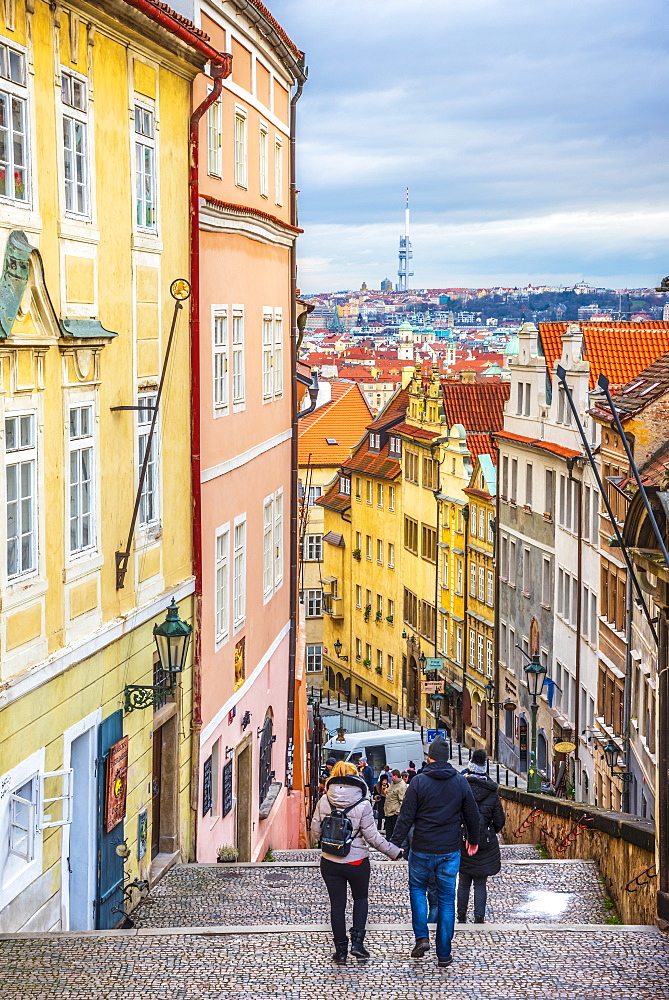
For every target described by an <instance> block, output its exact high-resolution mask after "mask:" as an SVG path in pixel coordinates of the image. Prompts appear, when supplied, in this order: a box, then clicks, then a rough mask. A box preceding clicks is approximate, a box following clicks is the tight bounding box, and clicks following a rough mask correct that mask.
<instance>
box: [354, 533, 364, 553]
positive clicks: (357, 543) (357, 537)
mask: <svg viewBox="0 0 669 1000" xmlns="http://www.w3.org/2000/svg"><path fill="white" fill-rule="evenodd" d="M355 547H356V549H357V550H358V552H362V534H361V533H360V532H359V531H356V533H355Z"/></svg>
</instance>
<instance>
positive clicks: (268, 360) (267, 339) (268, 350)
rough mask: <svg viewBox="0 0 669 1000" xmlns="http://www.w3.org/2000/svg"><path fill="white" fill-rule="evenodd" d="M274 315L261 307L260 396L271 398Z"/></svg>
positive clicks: (272, 385)
mask: <svg viewBox="0 0 669 1000" xmlns="http://www.w3.org/2000/svg"><path fill="white" fill-rule="evenodd" d="M273 326H274V317H273V315H272V310H271V309H263V314H262V398H263V400H268V399H272V398H273V396H274V373H273V372H272V362H273V360H274V359H273V355H274V330H273Z"/></svg>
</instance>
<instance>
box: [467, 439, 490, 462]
mask: <svg viewBox="0 0 669 1000" xmlns="http://www.w3.org/2000/svg"><path fill="white" fill-rule="evenodd" d="M466 444H467V451H468V452H469V453H470V454H471V456H472V459H473V460H474V461H476V459H477V458H478V457H479V455H490V457H491V459H492V461H493V463H494V464H495V465H496V464H497V449H496V448H495V446H494V444H493V442H492V440H491V438H490V435H489V434H467V438H466Z"/></svg>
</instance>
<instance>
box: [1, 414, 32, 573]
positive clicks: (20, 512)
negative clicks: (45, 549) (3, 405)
mask: <svg viewBox="0 0 669 1000" xmlns="http://www.w3.org/2000/svg"><path fill="white" fill-rule="evenodd" d="M5 489H6V494H5V502H6V521H5V524H6V529H7V579H9V580H11V579H14V578H16V577H19V576H23V575H24V574H26V573H32V572H34V571H35V570H36V569H37V428H36V415H35V414H34V413H21V414H16V415H13V416H7V417H5Z"/></svg>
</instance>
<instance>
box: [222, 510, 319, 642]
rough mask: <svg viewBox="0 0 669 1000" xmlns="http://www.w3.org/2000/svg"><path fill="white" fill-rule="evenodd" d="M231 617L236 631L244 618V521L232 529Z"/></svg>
mask: <svg viewBox="0 0 669 1000" xmlns="http://www.w3.org/2000/svg"><path fill="white" fill-rule="evenodd" d="M319 593H320V591H319ZM232 617H233V624H234V628H235V631H237V630H238V629H240V628H241V627H242V625H243V624H244V621H245V620H246V521H240V522H239V524H235V529H234V553H233V577H232Z"/></svg>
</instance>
